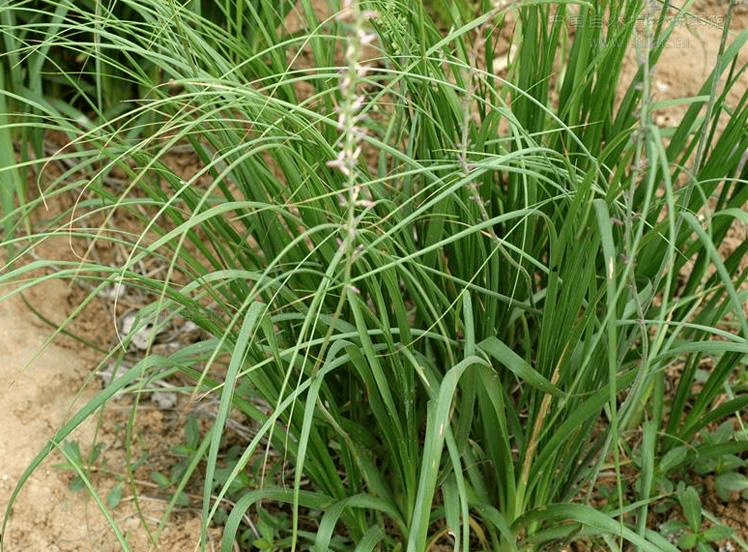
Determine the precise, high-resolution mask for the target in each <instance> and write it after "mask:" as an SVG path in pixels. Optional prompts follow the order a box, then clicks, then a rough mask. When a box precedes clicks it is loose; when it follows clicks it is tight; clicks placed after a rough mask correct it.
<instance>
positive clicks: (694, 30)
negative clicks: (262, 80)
mask: <svg viewBox="0 0 748 552" xmlns="http://www.w3.org/2000/svg"><path fill="white" fill-rule="evenodd" d="M322 3H324V2H322ZM726 4H727V2H718V1H702V2H698V3H697V4H696V9H697V12H698V13H699V14H700V15H701V16H702V17H703V19H702V20H693V21H691V22H690V23H689V24H688V25H686V24H682V25H680V26H678V28H676V29H675V32H674V37H673V40H672V42H671V44H672V45H671V46H668V47H667V48H666V49H665V51H664V53H663V56H662V59H661V61H660V63H659V66H658V70H657V72H656V74H655V76H654V78H655V81H654V82H655V93H656V97H657V99H669V98H678V97H683V96H690V95H694V94H696V93H697V91H698V90H697V87H698V86H699V85H700V83H702V82H703V81H704V79H705V78H706V76H707V75H708V73H709V71H710V70H711V67H712V66H713V60H714V59H715V56H716V52H717V48H718V46H719V43H720V37H721V28H720V23H721V22H722V18H723V17H724V12H725V9H726V8H725V6H726ZM320 14H322V12H321V11H320ZM297 24H298V20H296V21H293V22H290V25H291V26H293V25H297ZM746 26H748V7H743V9H742V10H740V12H739V13H738V15H737V17H736V18H735V19H734V21H733V24H732V30H733V32H736V31H738V30H742V29H745V28H746ZM501 53H502V52H499V54H501ZM504 53H505V52H504ZM741 62H742V63H745V62H748V51H744V52H743V54H742V59H741ZM635 68H636V58H635V55H634V54H633V53H632V54H631V55H630V56H629V62H628V64H627V66H626V73H625V74H626V75H627V76H628V77H629V78H630V76H631V75H633V72H634V71H635ZM746 85H748V75H745V74H744V75H743V76H742V86H741V87H739V88H740V90H738V91H736V92H735V93H734V94H733V96H732V99H737V97H738V96H737V94H739V93H742V91H743V90H745V89H746ZM682 113H683V109H680V108H678V107H674V108H670V109H668V110H663V111H662V112H659V113H658V114H657V117H658V118H657V123H658V124H660V125H662V126H663V127H665V126H669V125H672V124H674V122H676V121H677V120H678V118H679V117H680V116H681V114H682ZM169 163H170V164H171V165H172V167H174V168H175V169H176V170H179V171H183V172H184V173H185V176H188V175H190V174H194V172H195V170H196V168H197V165H196V163H195V160H194V159H192V158H190V157H189V156H187V157H185V156H184V155H183V154H178V155H174V156H173V157H172V158H170V159H169ZM745 239H746V229H745V227H740V226H739V225H735V227H734V228H733V231H732V233H731V235H730V237H729V240H730V242H731V244H728V247H730V246H733V247H734V244H737V243H740V242H741V241H743V240H745ZM59 251H63V256H64V257H68V258H72V257H74V255H73V251H72V250H71V249H70V246H69V245H68V244H67V241H66V240H65V239H64V238H57V239H56V241H55V242H50V243H48V244H46V245H45V246H43V247H41V248H40V249H39V250H38V251H37V254H38V255H40V256H42V257H46V256H50V257H53V258H54V255H55V254H59ZM102 254H104V253H103V252H102ZM9 291H10V290H9V289H7V288H6V289H0V296H2V295H5V294H6V293H7V292H9ZM84 295H85V291H84V290H81V289H78V288H71V287H69V286H67V285H66V284H63V283H61V282H60V281H58V280H50V281H48V282H47V283H45V284H44V285H41V286H37V287H35V288H33V289H32V290H30V291H28V292H27V293H26V297H27V299H28V300H29V301H30V302H31V303H32V304H33V305H34V306H35V308H37V309H38V310H39V311H41V312H42V313H43V314H44V315H45V316H46V317H47V318H49V319H50V320H51V321H53V322H56V323H60V322H61V321H62V320H64V318H65V317H66V316H67V314H68V313H69V312H71V311H72V310H73V308H74V307H75V306H76V305H77V304H78V303H79V301H80V300H81V298H82V297H83V296H84ZM121 314H122V313H121V312H113V311H112V308H111V305H109V304H107V302H106V301H99V300H97V301H94V302H93V303H92V304H91V305H90V306H89V307H87V308H86V309H85V310H84V311H83V313H82V315H81V316H80V317H79V318H78V319H77V320H76V322H75V326H74V327H73V329H74V330H75V331H77V332H81V333H83V334H84V335H87V336H88V338H89V339H90V340H92V341H93V342H95V343H96V344H97V345H98V346H100V347H106V346H108V344H110V343H111V340H112V338H113V335H114V324H115V322H114V321H115V319H116V318H117V316H119V315H121ZM49 336H50V327H49V326H48V325H46V324H44V323H42V322H40V321H39V319H38V318H37V317H35V316H34V315H33V314H31V312H30V311H29V309H28V307H27V306H26V305H25V304H24V303H23V302H22V301H21V299H20V298H19V297H18V296H14V297H12V298H10V299H8V300H4V301H2V302H0V358H2V359H3V362H4V371H5V374H6V377H5V385H3V386H2V387H0V411H1V412H3V423H2V424H0V509H2V510H4V507H5V504H7V501H8V499H9V496H10V493H11V491H12V489H13V488H14V486H15V485H16V483H17V482H18V481H19V478H20V477H21V474H22V473H23V470H24V469H25V468H26V467H27V466H28V465H29V463H30V462H31V460H32V459H33V458H34V456H35V455H36V454H37V452H38V451H39V450H40V449H41V448H42V447H43V446H44V445H45V444H46V443H47V442H48V441H49V439H50V438H51V437H52V436H53V435H54V433H55V431H56V429H57V428H59V427H60V425H61V423H62V422H63V421H64V420H67V419H69V417H70V416H71V414H72V413H73V412H75V410H76V409H77V408H78V407H80V406H81V405H82V404H83V403H84V401H85V400H86V399H88V398H90V397H91V396H92V395H93V393H95V391H96V390H97V389H98V384H97V382H96V380H95V378H94V377H93V376H92V370H93V368H94V366H95V365H96V363H97V361H98V358H99V357H98V355H97V354H96V353H93V352H92V351H91V350H90V349H89V348H86V347H83V346H81V345H80V344H79V343H78V342H76V341H74V340H72V339H70V338H67V337H64V336H63V337H58V338H57V339H55V340H54V342H53V343H49V342H48V341H49ZM81 389H83V391H81ZM179 406H181V403H180V405H175V406H173V407H171V408H170V409H167V410H168V411H164V410H163V409H160V408H159V407H158V406H157V405H155V404H153V401H150V402H149V401H144V403H143V405H142V407H141V409H140V411H139V413H138V420H139V431H140V435H141V436H142V440H141V441H140V442H139V445H140V447H141V448H142V449H144V450H148V452H149V453H150V454H151V457H152V458H153V459H154V461H156V462H162V465H161V466H160V468H165V467H168V461H169V460H168V458H169V456H168V448H169V447H170V446H173V445H174V444H176V443H177V442H178V440H179V436H178V435H177V434H176V432H177V431H178V427H179V426H178V424H177V418H178V416H179V415H180V414H179V413H178V412H177V411H178V409H179ZM129 409H130V406H129V404H128V403H127V402H126V401H125V402H122V403H116V404H115V405H114V406H113V407H112V408H110V410H109V411H108V413H107V414H105V415H104V417H103V418H101V419H99V420H98V423H99V424H100V425H99V428H98V431H99V433H98V436H97V438H98V440H99V441H101V442H104V443H105V444H106V445H107V452H106V453H105V454H106V455H107V465H108V466H109V469H110V473H111V475H107V474H106V473H104V472H103V471H102V473H100V474H97V475H95V476H94V483H95V484H96V486H97V487H98V488H99V492H100V493H101V496H102V497H103V496H106V493H107V492H108V490H109V489H111V488H112V487H113V486H114V485H115V484H116V483H117V481H119V479H117V474H118V473H119V474H121V473H122V472H123V471H122V463H123V458H124V453H123V449H124V446H123V445H122V435H121V433H122V430H121V427H119V426H120V425H121V423H122V420H124V419H126V416H127V414H128V413H129ZM96 423H97V420H92V421H89V422H87V423H86V424H84V426H83V427H81V428H79V430H77V432H76V434H75V435H74V439H76V440H78V441H79V442H80V443H81V447H82V449H83V450H84V453H85V452H86V451H87V450H89V449H88V448H86V446H87V445H86V443H91V442H92V439H93V437H94V432H95V431H96V429H97V428H96V426H95V424H96ZM159 458H160V460H156V459H159ZM58 462H60V455H59V454H55V455H53V457H52V458H50V459H48V460H47V461H45V462H44V463H43V464H42V465H41V467H40V468H39V469H38V470H36V471H35V472H34V473H33V474H32V475H31V477H30V478H29V480H28V482H27V483H26V485H25V487H24V488H23V490H22V492H21V494H20V496H19V498H18V500H17V502H16V504H15V506H14V509H13V515H12V518H11V521H10V524H9V528H8V531H7V533H6V535H5V550H6V551H7V552H16V551H32V552H33V551H42V550H44V551H50V552H52V551H56V552H83V551H110V550H111V551H115V550H121V547H120V545H119V544H118V542H117V540H116V539H115V537H114V534H113V532H112V530H111V528H110V527H109V524H108V522H107V521H106V519H105V518H104V516H103V515H102V513H101V512H100V511H99V509H98V507H97V506H96V504H95V502H94V501H93V500H92V499H91V498H90V496H89V495H88V494H87V493H85V492H77V493H73V492H71V491H70V490H69V489H68V486H69V483H70V479H71V477H72V476H71V474H70V473H69V472H65V471H60V470H57V469H55V468H54V467H53V464H55V463H58ZM118 468H120V471H119V472H118ZM135 478H136V480H137V481H138V485H139V488H140V491H139V499H140V504H139V506H140V508H141V509H142V511H143V514H142V515H138V513H137V511H136V506H135V503H134V501H133V499H132V496H131V495H129V494H128V493H127V492H126V493H125V495H124V498H123V500H122V501H121V502H120V504H119V505H118V506H117V507H116V508H115V509H114V511H113V512H114V519H115V521H116V522H117V524H118V526H119V527H120V529H121V530H122V531H123V533H124V534H125V536H126V539H127V542H128V544H129V546H130V549H131V550H133V551H134V552H141V551H146V550H161V551H164V552H171V551H174V552H176V551H180V552H181V551H186V550H192V549H195V547H196V543H197V542H198V536H199V533H200V521H199V512H198V511H197V510H196V509H192V510H191V509H181V510H179V511H178V512H176V513H174V514H172V515H171V516H170V517H169V519H168V520H167V523H166V525H165V528H164V530H163V532H162V533H161V535H160V538H158V540H157V542H155V538H154V540H151V537H149V535H148V533H147V531H146V528H148V530H150V531H151V532H153V531H155V528H156V527H157V525H158V522H159V520H160V518H161V516H162V515H163V512H164V508H165V504H166V503H165V501H164V499H163V497H160V496H158V493H157V492H156V490H154V489H153V484H152V482H149V481H148V480H147V475H144V474H141V473H137V474H135ZM149 490H150V492H149ZM705 498H706V500H705V502H707V503H708V500H709V499H708V497H705ZM713 511H714V512H715V513H716V514H718V515H719V516H721V517H722V518H723V519H724V520H725V521H726V523H728V524H729V525H731V526H733V527H734V528H735V529H736V530H737V531H738V532H739V533H740V534H742V536H743V538H744V539H748V527H747V526H746V524H747V523H748V517H747V516H748V513H747V511H746V506H745V503H743V502H741V501H739V500H735V501H733V502H731V503H729V504H728V505H724V504H722V503H721V502H720V503H719V504H718V506H715V510H713ZM144 520H145V521H144ZM218 536H219V535H218V534H217V533H216V532H215V531H211V542H210V546H209V549H214V548H213V547H216V546H217V538H218Z"/></svg>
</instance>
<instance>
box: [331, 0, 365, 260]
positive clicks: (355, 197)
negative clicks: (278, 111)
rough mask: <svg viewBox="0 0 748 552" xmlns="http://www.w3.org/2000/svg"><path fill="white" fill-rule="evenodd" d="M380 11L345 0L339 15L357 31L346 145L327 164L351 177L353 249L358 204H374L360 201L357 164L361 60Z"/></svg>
mask: <svg viewBox="0 0 748 552" xmlns="http://www.w3.org/2000/svg"><path fill="white" fill-rule="evenodd" d="M376 15H377V14H376V12H373V11H362V10H361V9H360V7H359V5H358V2H357V1H356V0H345V1H344V3H343V9H342V10H341V11H340V13H339V14H338V16H337V19H338V20H339V21H343V22H346V23H349V24H352V25H353V32H352V33H350V34H349V35H348V44H347V47H346V51H345V60H346V63H347V67H346V69H345V72H344V73H343V75H342V77H341V79H340V92H341V96H342V103H341V105H340V106H339V107H338V125H337V127H338V130H339V131H340V132H341V133H342V135H343V144H342V148H341V150H340V152H339V153H338V156H337V158H336V159H334V160H331V161H328V162H327V166H328V167H330V168H334V169H337V170H339V171H340V172H341V173H343V175H344V176H345V177H346V178H347V182H346V189H347V192H348V193H347V197H345V195H344V194H341V196H340V203H341V205H344V206H347V207H348V220H347V223H346V234H345V238H344V247H346V248H347V249H350V248H351V246H352V245H353V240H354V237H355V233H356V225H357V220H356V207H370V206H371V205H372V204H371V202H370V201H368V200H365V199H364V200H360V199H359V196H360V194H361V185H360V184H359V182H358V178H357V171H356V167H357V165H358V159H359V157H360V156H361V143H362V141H363V138H364V136H365V135H366V131H365V130H364V129H363V128H362V127H361V126H359V123H360V122H361V121H362V120H363V117H362V116H361V115H359V113H360V111H361V108H362V107H363V105H364V96H363V95H362V94H360V93H359V88H360V86H361V81H362V79H363V77H365V76H366V73H367V72H368V69H369V68H368V67H367V66H366V65H363V64H362V63H361V55H362V52H363V48H364V46H365V45H367V44H370V43H371V42H373V41H374V39H375V38H376V35H374V34H372V33H370V32H368V31H367V30H366V24H367V21H368V20H369V19H372V18H374V17H376Z"/></svg>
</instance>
